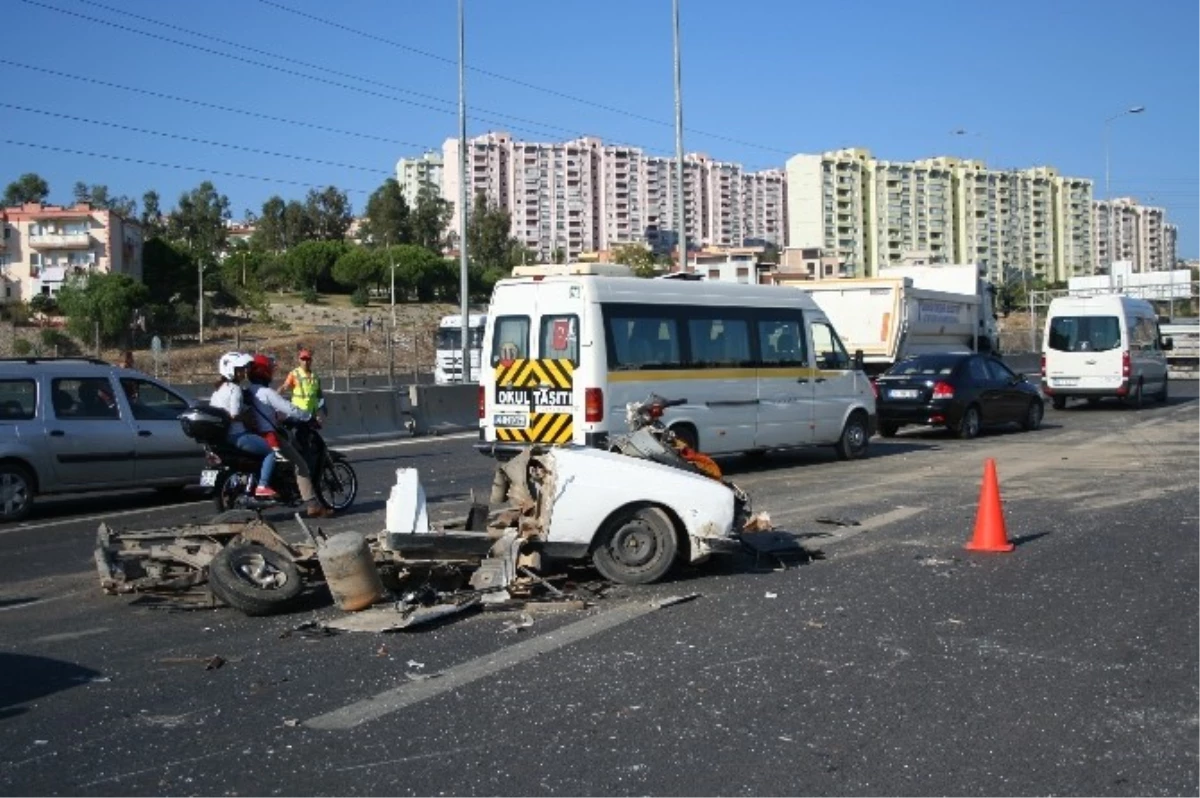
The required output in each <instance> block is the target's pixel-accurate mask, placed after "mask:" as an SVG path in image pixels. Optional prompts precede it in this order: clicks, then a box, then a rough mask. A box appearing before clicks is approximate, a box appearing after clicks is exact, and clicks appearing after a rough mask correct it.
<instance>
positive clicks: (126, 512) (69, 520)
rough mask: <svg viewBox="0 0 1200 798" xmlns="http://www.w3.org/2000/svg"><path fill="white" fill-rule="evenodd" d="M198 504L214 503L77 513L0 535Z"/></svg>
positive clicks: (4, 530) (208, 502)
mask: <svg viewBox="0 0 1200 798" xmlns="http://www.w3.org/2000/svg"><path fill="white" fill-rule="evenodd" d="M196 504H212V499H199V500H197V501H194V502H183V503H182V504H167V505H159V506H157V507H143V508H142V509H140V510H121V511H120V512H116V513H98V514H96V515H76V516H72V517H71V518H63V519H60V520H58V521H43V522H42V523H40V524H21V525H20V526H13V527H8V528H7V529H0V535H11V534H13V533H14V532H28V531H29V530H31V529H45V528H47V527H51V526H63V525H64V524H79V523H83V522H85V521H107V520H108V519H110V518H118V517H120V516H124V515H144V514H145V513H158V512H162V511H163V510H177V509H179V508H180V507H191V506H192V505H196Z"/></svg>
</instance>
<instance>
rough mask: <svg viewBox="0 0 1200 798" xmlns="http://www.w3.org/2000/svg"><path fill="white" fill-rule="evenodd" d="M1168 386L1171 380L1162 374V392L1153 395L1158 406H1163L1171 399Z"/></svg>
mask: <svg viewBox="0 0 1200 798" xmlns="http://www.w3.org/2000/svg"><path fill="white" fill-rule="evenodd" d="M1170 384H1171V378H1170V377H1168V376H1166V375H1165V374H1164V375H1163V384H1162V390H1160V391H1159V392H1158V393H1156V394H1155V395H1154V398H1155V399H1156V400H1158V403H1159V404H1163V405H1165V404H1166V403H1167V402H1168V401H1169V400H1170V398H1171V389H1170V387H1169V386H1170Z"/></svg>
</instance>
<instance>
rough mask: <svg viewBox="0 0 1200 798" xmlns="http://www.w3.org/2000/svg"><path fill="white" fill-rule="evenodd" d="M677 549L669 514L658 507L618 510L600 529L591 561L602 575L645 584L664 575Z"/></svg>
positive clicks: (622, 582)
mask: <svg viewBox="0 0 1200 798" xmlns="http://www.w3.org/2000/svg"><path fill="white" fill-rule="evenodd" d="M678 553H679V539H678V538H677V537H676V535H675V525H674V524H673V523H672V522H671V518H670V516H668V515H667V514H666V512H665V511H664V510H662V509H661V508H659V507H633V508H625V509H622V510H620V511H619V512H618V513H617V514H616V515H615V516H613V518H611V519H610V520H609V522H608V523H607V524H606V525H605V528H604V529H602V530H601V531H600V537H599V543H598V545H597V546H596V548H595V550H594V551H593V552H592V563H593V564H594V565H595V566H596V570H597V571H599V572H600V574H601V575H602V576H603V577H604V578H605V579H609V580H612V581H613V582H617V583H619V584H623V585H646V584H650V583H651V582H656V581H658V580H659V579H662V578H663V577H664V576H666V575H667V572H668V571H670V570H671V565H672V564H673V563H674V562H675V557H676V555H677V554H678Z"/></svg>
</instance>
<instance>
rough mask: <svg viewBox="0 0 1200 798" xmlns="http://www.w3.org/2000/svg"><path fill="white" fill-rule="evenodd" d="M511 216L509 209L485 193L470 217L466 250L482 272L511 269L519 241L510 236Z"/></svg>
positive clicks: (476, 201) (477, 196)
mask: <svg viewBox="0 0 1200 798" xmlns="http://www.w3.org/2000/svg"><path fill="white" fill-rule="evenodd" d="M511 227H512V219H511V217H510V216H509V214H508V211H506V210H503V209H501V208H499V207H497V206H496V205H495V203H492V202H490V201H489V200H488V198H487V196H486V195H484V194H483V193H482V192H481V193H479V194H476V195H475V205H474V207H472V209H471V214H470V215H469V216H468V217H467V252H468V254H469V255H470V258H471V263H472V264H474V265H475V266H477V267H478V268H479V269H481V270H482V271H485V272H486V271H488V270H489V269H494V270H500V271H511V269H512V251H513V248H514V247H515V246H516V243H517V242H516V241H515V240H513V239H512V238H510V237H509V230H510V229H511Z"/></svg>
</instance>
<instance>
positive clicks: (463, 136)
mask: <svg viewBox="0 0 1200 798" xmlns="http://www.w3.org/2000/svg"><path fill="white" fill-rule="evenodd" d="M466 48H467V40H466V32H465V26H464V23H463V0H458V282H459V289H458V290H459V303H460V306H461V307H460V311H461V313H460V317H461V319H462V328H461V329H462V332H461V334H460V336H459V337H460V338H461V344H462V371H460V372H459V374H460V375H461V376H462V381H463V383H464V384H465V383H468V382H470V381H471V347H470V329H471V325H470V320H471V307H470V303H469V301H468V299H469V297H468V296H467V291H468V290H469V287H468V285H467V262H468V261H467V88H466ZM480 357H481V358H482V354H481V355H480ZM479 365H480V368H482V367H483V362H482V359H481V361H480V364H479Z"/></svg>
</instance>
